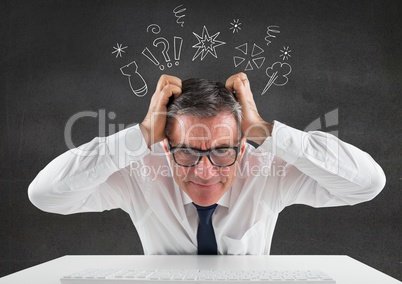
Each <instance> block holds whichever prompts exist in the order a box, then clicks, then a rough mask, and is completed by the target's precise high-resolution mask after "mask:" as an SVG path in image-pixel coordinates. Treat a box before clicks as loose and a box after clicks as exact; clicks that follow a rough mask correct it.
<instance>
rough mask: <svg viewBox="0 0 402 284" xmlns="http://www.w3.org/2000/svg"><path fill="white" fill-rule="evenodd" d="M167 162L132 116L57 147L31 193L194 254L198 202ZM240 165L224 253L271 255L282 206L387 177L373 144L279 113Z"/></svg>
mask: <svg viewBox="0 0 402 284" xmlns="http://www.w3.org/2000/svg"><path fill="white" fill-rule="evenodd" d="M171 169H172V168H171V167H170V162H169V159H168V158H167V156H166V154H165V153H164V151H163V148H162V144H161V143H157V144H155V145H153V146H152V147H151V149H148V148H147V145H146V142H145V140H144V138H143V136H142V133H141V131H140V129H139V126H138V125H136V126H133V127H130V128H127V129H125V130H122V131H120V132H118V133H116V134H113V135H110V136H108V137H106V138H95V139H93V140H92V141H91V142H89V143H86V144H84V145H82V146H80V147H78V148H75V149H71V150H69V151H67V152H66V153H64V154H62V155H60V156H59V157H57V158H56V159H54V160H53V161H52V162H50V163H49V165H47V166H46V167H45V168H44V169H43V170H42V171H41V172H40V173H39V174H38V175H37V176H36V178H35V179H34V180H33V181H32V183H31V184H30V186H29V189H28V194H29V198H30V200H31V202H32V203H33V204H34V205H35V206H37V207H38V208H40V209H41V210H44V211H47V212H54V213H60V214H72V213H78V212H94V211H104V210H111V209H115V208H121V209H123V210H124V211H125V212H127V213H128V214H129V215H130V217H131V220H132V222H133V223H134V225H135V227H136V229H137V232H138V234H139V236H140V239H141V242H142V246H143V249H144V253H145V254H197V227H198V214H197V210H196V208H195V207H194V206H193V204H192V203H191V202H192V201H191V199H190V198H189V197H188V195H187V194H186V193H185V192H184V191H183V190H181V189H180V188H179V187H178V186H177V184H176V183H175V182H174V180H173V178H172V173H171ZM237 174H238V176H237V178H236V181H235V183H234V184H233V186H232V188H231V189H230V190H228V191H227V192H226V193H225V194H224V195H223V197H222V198H221V199H220V200H219V202H218V207H217V208H216V210H215V212H214V214H213V216H212V221H213V226H214V230H215V236H216V241H217V245H218V253H219V254H241V255H243V254H269V252H270V246H271V241H272V236H273V232H274V228H275V224H276V221H277V218H278V214H279V213H280V212H281V211H282V210H283V209H284V208H285V207H286V206H289V205H291V204H296V203H297V204H306V205H310V206H313V207H326V206H340V205H353V204H356V203H359V202H363V201H368V200H370V199H372V198H374V197H375V196H376V195H377V194H378V193H379V192H380V191H381V190H382V188H383V187H384V185H385V175H384V173H383V171H382V169H381V168H380V166H379V165H378V164H377V163H376V162H375V161H374V160H373V159H372V158H371V157H370V155H368V154H367V153H365V152H363V151H361V150H359V149H357V148H356V147H354V146H352V145H350V144H347V143H345V142H342V141H340V140H339V139H337V138H336V137H335V136H333V135H330V134H327V133H324V132H318V131H316V132H308V133H306V132H303V131H299V130H296V129H294V128H291V127H289V126H286V125H284V124H282V123H280V122H278V121H275V123H274V128H273V131H272V136H271V137H268V138H267V139H266V140H265V142H264V143H263V144H262V145H261V146H260V147H258V148H257V149H255V148H254V147H252V146H251V145H247V147H246V151H245V154H244V156H243V159H242V160H241V163H240V166H239V169H238V171H237Z"/></svg>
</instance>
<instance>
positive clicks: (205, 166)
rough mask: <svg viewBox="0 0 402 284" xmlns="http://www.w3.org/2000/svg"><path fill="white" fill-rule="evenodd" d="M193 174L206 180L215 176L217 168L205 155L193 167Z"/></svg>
mask: <svg viewBox="0 0 402 284" xmlns="http://www.w3.org/2000/svg"><path fill="white" fill-rule="evenodd" d="M194 172H195V174H196V175H197V176H199V177H200V178H202V179H205V180H206V179H210V178H212V177H214V176H216V174H217V168H216V166H214V165H212V164H211V161H210V160H209V159H208V157H207V156H206V155H205V156H202V158H201V160H200V162H199V163H198V164H197V165H196V166H195V170H194Z"/></svg>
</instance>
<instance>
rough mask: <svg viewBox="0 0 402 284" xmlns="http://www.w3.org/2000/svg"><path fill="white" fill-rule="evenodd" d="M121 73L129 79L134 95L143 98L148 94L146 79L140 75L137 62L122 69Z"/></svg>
mask: <svg viewBox="0 0 402 284" xmlns="http://www.w3.org/2000/svg"><path fill="white" fill-rule="evenodd" d="M120 71H121V73H122V74H123V75H124V76H127V77H128V83H129V85H130V88H131V90H132V91H133V93H134V94H135V95H136V96H138V97H143V96H145V95H146V94H147V93H148V86H147V83H146V82H145V80H144V78H143V77H142V76H141V74H140V73H138V65H137V63H136V62H135V61H133V62H131V63H129V64H127V65H125V66H123V67H121V68H120Z"/></svg>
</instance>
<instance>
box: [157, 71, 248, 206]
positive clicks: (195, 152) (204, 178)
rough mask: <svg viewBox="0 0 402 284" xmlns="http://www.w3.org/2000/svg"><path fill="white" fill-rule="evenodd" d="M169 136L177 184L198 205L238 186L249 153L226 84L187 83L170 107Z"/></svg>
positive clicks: (168, 148)
mask: <svg viewBox="0 0 402 284" xmlns="http://www.w3.org/2000/svg"><path fill="white" fill-rule="evenodd" d="M165 132H166V137H167V139H166V140H165V141H164V146H165V150H166V152H167V153H168V154H169V157H170V160H171V163H172V167H173V177H174V179H175V181H176V183H177V184H178V185H179V186H180V188H181V189H182V190H184V191H185V192H186V193H187V195H189V197H190V198H191V199H192V200H193V201H194V202H195V203H196V204H198V205H201V206H208V205H211V204H214V203H216V202H217V201H218V200H219V199H220V198H221V197H222V195H223V194H224V193H225V192H226V191H228V190H229V189H230V187H231V186H232V185H233V183H234V181H235V177H236V168H237V167H236V166H237V165H238V163H239V161H240V160H241V157H242V155H243V153H244V140H245V139H242V134H241V108H240V104H239V103H238V102H237V101H236V99H235V97H234V95H233V94H232V93H231V92H230V91H228V90H227V89H226V88H225V86H224V85H223V84H222V83H218V82H212V81H208V80H203V79H189V80H186V81H183V82H182V94H181V95H180V96H179V97H178V98H176V99H175V100H173V101H172V102H171V103H170V104H169V105H168V114H167V123H166V131H165ZM208 150H212V152H209V156H207V154H208V152H203V151H208Z"/></svg>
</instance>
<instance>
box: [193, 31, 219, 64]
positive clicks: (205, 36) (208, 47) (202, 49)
mask: <svg viewBox="0 0 402 284" xmlns="http://www.w3.org/2000/svg"><path fill="white" fill-rule="evenodd" d="M193 34H194V36H195V37H196V38H197V40H198V43H197V44H195V45H193V46H192V47H193V48H197V51H196V52H195V54H194V56H193V61H194V60H195V59H197V57H199V56H200V55H201V60H203V59H204V58H205V56H207V55H208V53H209V54H211V55H212V56H213V57H215V58H218V55H217V54H216V48H217V47H218V46H221V45H224V44H226V42H223V41H219V40H217V39H216V38H217V37H218V36H219V34H220V32H217V33H216V34H214V35H212V36H210V35H209V33H208V30H207V28H206V27H205V26H204V28H203V29H202V35H201V36H199V35H198V34H196V33H195V32H193Z"/></svg>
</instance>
